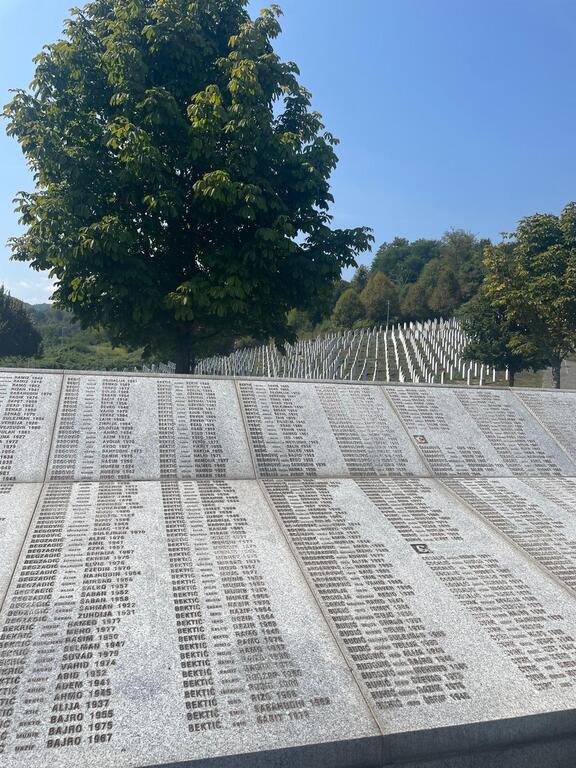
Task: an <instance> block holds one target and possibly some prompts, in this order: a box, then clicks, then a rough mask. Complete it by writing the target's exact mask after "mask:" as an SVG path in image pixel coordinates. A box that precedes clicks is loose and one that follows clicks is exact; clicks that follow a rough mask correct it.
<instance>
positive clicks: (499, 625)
mask: <svg viewBox="0 0 576 768" xmlns="http://www.w3.org/2000/svg"><path fill="white" fill-rule="evenodd" d="M265 486H266V488H267V491H268V493H269V495H270V498H271V500H272V502H273V504H274V506H275V508H276V509H277V511H278V514H279V516H280V518H281V519H282V521H283V523H284V526H285V529H286V532H287V534H288V535H289V537H290V539H291V541H292V542H293V545H294V547H295V550H296V551H297V553H298V556H299V559H300V562H301V564H302V566H303V568H304V569H305V572H306V573H307V575H308V577H309V579H310V581H311V582H312V583H313V585H314V588H315V591H316V594H317V596H318V599H319V602H320V604H321V606H322V607H323V610H324V613H325V616H327V618H328V620H329V622H330V624H331V626H332V628H333V629H334V631H335V632H336V634H337V636H338V637H339V639H340V641H341V646H342V648H343V649H344V652H345V654H346V656H347V658H348V660H349V661H350V663H351V665H352V667H353V669H354V670H355V673H356V677H357V680H358V682H359V684H360V685H361V686H362V687H363V689H364V691H365V694H366V696H367V698H368V700H369V701H371V702H372V705H373V708H374V710H375V711H376V712H377V716H378V718H379V722H380V725H381V727H382V730H383V733H384V734H385V738H384V749H385V753H388V754H389V757H390V759H396V760H397V761H398V762H401V761H402V760H408V759H412V758H413V759H415V758H418V759H423V758H424V757H426V756H428V757H429V758H431V757H433V756H434V754H437V753H439V752H440V753H442V752H447V753H449V752H450V751H455V750H462V751H466V750H467V749H468V750H476V749H487V748H490V747H492V746H493V745H494V743H496V744H498V743H501V742H502V739H503V734H502V730H501V729H500V728H499V726H498V721H499V720H501V719H508V720H510V719H513V720H514V722H512V723H508V725H507V731H506V733H507V736H506V737H505V740H507V741H508V743H510V741H514V740H515V739H514V737H515V728H518V729H519V730H518V731H517V734H516V735H517V736H518V735H520V734H521V735H522V738H530V734H529V731H526V730H524V732H522V723H521V722H516V721H520V720H521V719H522V718H525V717H526V716H527V715H537V714H541V713H547V712H553V711H559V712H560V713H561V712H562V711H563V710H566V709H573V708H574V705H575V703H576V636H575V633H574V628H575V627H576V603H575V602H574V601H573V600H572V599H570V598H568V596H567V594H566V592H565V591H564V590H563V589H562V588H561V587H559V586H558V585H557V584H555V583H554V582H553V581H552V580H551V579H550V578H548V577H547V576H546V575H545V574H543V573H542V572H539V571H538V569H536V568H534V567H533V566H532V564H531V563H530V562H529V561H528V560H527V559H526V558H524V557H523V556H522V554H521V553H519V552H517V551H516V550H515V549H514V548H513V547H511V546H510V545H509V544H508V543H507V542H505V541H503V540H502V539H501V538H500V537H499V536H498V535H496V534H495V533H494V532H493V531H492V530H491V528H490V527H489V526H488V525H487V524H485V523H484V522H483V521H481V520H479V519H478V518H476V517H475V516H471V515H470V513H469V512H468V511H467V510H466V508H465V507H463V506H462V505H461V504H460V503H459V502H458V501H456V500H455V499H454V498H453V497H451V496H450V495H449V494H448V493H447V492H446V491H445V490H444V489H443V488H442V486H441V485H439V484H438V483H437V481H435V480H427V479H396V480H390V479H363V480H357V481H353V480H317V479H316V480H287V481H282V480H267V481H265ZM477 723H494V725H492V726H487V727H484V728H481V729H475V728H468V727H458V726H469V725H474V724H477ZM448 726H450V727H451V729H452V730H449V731H443V732H441V733H440V734H437V733H435V730H436V729H441V728H446V727H448Z"/></svg>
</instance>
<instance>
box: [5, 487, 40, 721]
mask: <svg viewBox="0 0 576 768" xmlns="http://www.w3.org/2000/svg"><path fill="white" fill-rule="evenodd" d="M41 489H42V485H41V483H2V482H0V607H1V606H2V602H3V600H4V595H5V594H6V590H7V589H8V585H9V584H10V579H11V578H12V573H13V571H14V568H15V566H16V561H17V560H18V556H19V554H20V550H21V549H22V547H23V545H24V538H25V536H26V531H27V530H28V526H29V524H30V520H31V519H32V514H33V513H34V507H35V506H36V502H37V501H38V496H39V495H40V491H41ZM0 653H1V648H0ZM0 720H1V718H0Z"/></svg>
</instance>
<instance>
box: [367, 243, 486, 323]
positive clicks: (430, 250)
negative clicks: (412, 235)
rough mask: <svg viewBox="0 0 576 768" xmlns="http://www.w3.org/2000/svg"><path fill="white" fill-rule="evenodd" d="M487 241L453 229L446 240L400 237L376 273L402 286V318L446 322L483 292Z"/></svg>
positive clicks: (381, 253)
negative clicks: (482, 284) (461, 307)
mask: <svg viewBox="0 0 576 768" xmlns="http://www.w3.org/2000/svg"><path fill="white" fill-rule="evenodd" d="M488 242H489V241H485V240H478V239H477V238H476V237H475V235H473V234H472V233H470V232H466V231H465V230H462V229H450V230H448V231H447V232H445V234H444V235H443V237H442V239H441V240H424V239H420V240H414V241H413V242H410V241H408V240H406V239H404V238H401V237H396V238H395V239H394V240H393V241H392V242H391V243H384V244H383V245H381V246H380V248H379V249H378V251H377V253H376V256H375V257H374V261H373V262H372V267H371V271H372V273H375V272H384V273H385V274H386V275H387V276H388V277H389V278H390V279H391V280H393V281H394V283H395V284H396V285H397V286H398V288H399V292H400V299H401V307H402V319H404V320H424V319H426V318H428V317H437V316H440V315H443V316H444V317H446V316H449V315H451V314H452V313H453V312H454V310H455V309H456V308H457V307H459V306H460V305H461V304H462V303H463V302H465V301H468V300H469V299H470V298H471V297H472V296H474V294H475V293H476V292H477V291H478V289H479V287H480V284H481V283H482V277H483V266H482V250H483V247H484V246H485V245H487V244H488ZM416 285H417V286H418V288H415V287H413V286H416Z"/></svg>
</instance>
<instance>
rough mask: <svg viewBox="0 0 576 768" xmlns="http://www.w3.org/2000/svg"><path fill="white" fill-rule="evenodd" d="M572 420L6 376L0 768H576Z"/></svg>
mask: <svg viewBox="0 0 576 768" xmlns="http://www.w3.org/2000/svg"><path fill="white" fill-rule="evenodd" d="M575 398H576V395H574V394H572V393H563V392H561V393H551V392H544V391H542V392H539V391H518V392H515V391H512V390H497V389H487V388H485V389H468V388H466V389H464V388H449V387H426V386H392V387H385V386H379V385H368V384H337V383H320V382H318V383H313V382H310V383H304V382H291V381H286V380H283V381H274V380H255V379H252V380H248V379H245V380H237V381H234V380H230V379H228V380H226V379H219V380H209V379H202V378H192V377H163V376H157V377H152V376H139V375H105V374H102V375H95V374H65V375H64V374H57V373H26V372H10V371H5V372H0V605H1V609H0V765H1V766H2V768H45V766H50V767H51V768H52V767H54V768H148V767H150V768H152V766H156V767H159V766H166V767H167V766H179V765H180V766H182V768H184V766H185V767H186V768H264V766H271V767H273V766H282V768H289V767H290V768H292V766H294V767H296V768H316V767H319V768H377V767H378V768H379V767H380V766H382V767H384V766H393V765H394V766H405V768H417V767H418V768H483V766H498V768H520V766H523V767H524V766H528V767H529V768H562V767H564V766H566V768H569V767H571V766H573V765H574V757H573V756H574V754H576V599H575V594H574V589H575V588H576V464H575V462H576V409H575V408H574V407H573V405H574V404H576V400H575Z"/></svg>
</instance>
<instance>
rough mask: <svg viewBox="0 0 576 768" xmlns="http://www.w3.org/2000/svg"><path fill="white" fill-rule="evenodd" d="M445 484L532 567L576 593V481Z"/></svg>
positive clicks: (505, 480) (547, 479)
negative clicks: (517, 548)
mask: <svg viewBox="0 0 576 768" xmlns="http://www.w3.org/2000/svg"><path fill="white" fill-rule="evenodd" d="M444 482H445V485H446V487H447V488H449V489H450V490H452V491H453V492H454V493H455V494H457V495H458V496H459V497H460V498H461V499H462V500H463V501H464V502H465V503H467V504H468V505H469V506H470V507H471V508H472V509H473V510H474V511H475V512H476V513H477V514H478V515H480V516H481V517H482V518H483V519H484V520H486V521H487V522H488V523H489V524H490V525H491V526H493V527H494V529H495V530H497V531H498V532H499V533H501V534H502V535H503V536H505V537H506V538H507V539H508V540H509V541H510V542H512V543H513V544H514V545H515V546H517V547H519V548H520V549H522V551H523V552H525V553H526V555H528V556H529V557H532V558H533V559H534V561H535V563H537V564H538V565H539V566H541V567H542V568H545V569H546V570H547V571H548V572H549V573H550V574H551V575H552V576H554V577H555V578H557V579H558V580H559V581H561V582H562V583H563V584H565V585H566V586H567V587H570V588H571V589H572V590H576V514H575V513H576V478H569V477H562V478H560V477H553V478H552V477H538V478H527V479H526V480H519V479H517V478H498V479H494V478H477V479H474V480H472V479H466V478H464V479H447V480H445V481H444Z"/></svg>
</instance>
